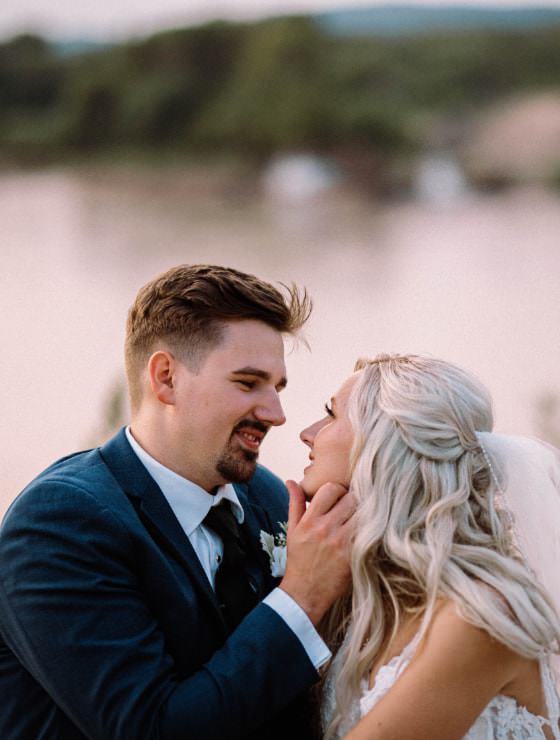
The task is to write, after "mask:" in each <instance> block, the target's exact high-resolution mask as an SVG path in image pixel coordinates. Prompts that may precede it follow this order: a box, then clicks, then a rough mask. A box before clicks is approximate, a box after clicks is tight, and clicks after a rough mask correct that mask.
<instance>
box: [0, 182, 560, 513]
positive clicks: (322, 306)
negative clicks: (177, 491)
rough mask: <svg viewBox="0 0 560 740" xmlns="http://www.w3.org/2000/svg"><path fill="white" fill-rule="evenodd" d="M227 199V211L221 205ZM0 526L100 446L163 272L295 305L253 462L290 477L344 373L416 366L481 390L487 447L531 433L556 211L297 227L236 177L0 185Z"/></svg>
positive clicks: (549, 354) (544, 363)
mask: <svg viewBox="0 0 560 740" xmlns="http://www.w3.org/2000/svg"><path fill="white" fill-rule="evenodd" d="M232 193H235V195H232ZM0 223H1V224H2V229H3V240H2V271H1V275H2V277H1V281H2V290H1V291H0V302H1V303H0V309H1V315H2V321H1V327H2V346H3V347H4V362H3V363H2V369H1V370H0V373H1V377H0V382H1V387H2V389H3V403H2V407H3V411H4V423H3V425H2V430H3V431H2V439H1V445H0V447H1V449H2V454H3V460H2V461H1V462H2V470H3V475H4V486H3V490H2V500H1V502H0V506H1V507H2V508H4V507H5V506H6V505H7V503H8V501H9V500H11V498H13V496H14V495H15V493H16V492H17V490H18V489H19V488H20V487H21V486H22V485H23V484H24V483H25V482H27V481H28V480H29V479H30V478H31V477H32V476H33V475H34V474H35V473H37V472H39V470H40V469H41V468H42V467H44V466H45V465H46V464H48V463H49V462H50V461H51V460H53V459H54V458H55V457H57V456H59V455H63V454H65V453H67V452H69V451H71V450H73V449H77V448H79V447H80V446H82V445H88V444H90V443H91V441H92V435H93V436H101V435H102V419H101V409H102V408H104V407H106V405H107V404H108V403H110V401H111V394H112V393H114V388H115V384H116V383H118V382H119V380H120V378H122V349H121V347H122V342H123V336H124V321H125V315H126V310H127V308H128V306H129V304H130V303H131V301H132V299H133V297H134V295H135V293H136V290H137V288H138V287H139V286H140V285H141V284H143V283H144V282H146V281H147V280H148V279H150V278H151V277H152V276H153V275H154V274H155V273H157V272H159V271H161V270H164V269H166V268H168V267H169V266H171V265H172V264H176V263H179V262H218V263H222V264H228V265H231V266H233V267H237V268H239V269H242V270H247V271H252V272H255V273H257V274H259V275H260V276H262V277H264V278H266V279H269V280H272V281H283V282H289V281H291V280H296V281H297V282H300V283H304V284H306V285H307V286H308V288H309V290H310V292H311V293H312V295H313V296H314V299H315V306H316V308H315V312H314V315H313V318H312V321H311V323H310V325H309V328H308V331H307V337H308V340H309V342H310V344H311V348H312V351H311V354H310V353H309V352H307V351H306V350H305V349H304V348H303V347H300V348H299V349H298V350H295V351H293V352H292V353H291V354H290V356H289V358H288V367H289V371H290V383H289V387H288V388H287V390H286V391H285V394H284V395H285V406H286V410H287V414H288V423H287V424H286V425H285V427H283V428H282V429H279V430H275V432H274V434H272V435H271V436H270V438H269V439H268V440H267V444H266V445H265V449H264V450H263V454H262V459H263V461H264V462H266V463H267V464H269V465H270V466H271V467H273V468H274V469H275V470H277V471H278V472H279V473H280V474H281V475H283V476H295V477H297V476H298V475H299V471H300V470H301V468H302V467H303V464H304V460H305V459H306V454H305V450H304V447H303V445H301V444H300V443H299V441H298V439H297V433H298V431H299V430H300V429H301V428H302V427H303V426H305V425H306V424H308V423H309V421H310V420H311V419H314V418H315V417H316V416H317V415H318V414H320V413H321V407H322V403H323V401H324V400H325V399H326V398H327V397H328V396H330V395H331V394H332V391H333V390H334V389H335V388H336V387H337V386H338V385H339V383H340V381H341V379H342V378H343V377H345V376H346V375H347V374H348V373H349V372H350V370H351V368H352V365H353V362H354V360H355V359H356V357H357V356H359V355H364V354H374V353H376V352H379V351H382V350H383V351H420V352H428V353H431V354H433V355H439V356H442V357H445V358H448V359H450V360H454V361H456V362H459V363H461V364H463V365H465V366H468V367H469V368H471V369H472V370H473V371H475V372H477V373H478V374H479V375H480V377H481V378H482V379H483V380H485V381H486V383H487V384H488V385H489V386H490V388H491V390H492V392H493V394H494V398H495V403H496V412H497V413H496V416H497V422H498V428H499V429H501V430H503V431H505V430H509V431H514V432H520V433H531V432H534V431H535V430H536V428H535V420H534V413H535V403H536V401H537V399H539V398H542V397H543V393H555V392H557V391H558V390H560V372H559V368H560V349H559V346H558V342H557V340H556V335H557V327H558V325H559V324H560V301H559V300H558V295H559V287H560V285H559V275H560V249H559V248H558V234H559V233H560V200H559V199H558V198H557V197H556V196H555V195H553V194H551V193H548V192H545V191H541V190H517V191H512V192H510V193H508V194H503V195H499V196H493V197H485V198H482V197H475V196H471V197H469V198H462V197H457V198H456V199H455V200H454V201H453V202H452V203H448V204H447V207H446V208H444V209H438V208H434V207H433V205H432V204H429V203H425V202H423V201H420V200H417V201H415V202H408V203H399V204H386V205H383V206H381V205H379V204H373V203H372V202H371V201H366V200H364V199H363V198H361V197H359V196H358V195H355V194H352V193H349V192H346V191H340V190H339V191H337V192H336V193H331V194H326V195H325V196H324V197H322V198H319V199H314V200H313V199H312V200H311V201H309V202H307V203H306V204H305V207H304V208H293V207H288V206H287V205H286V204H278V203H276V202H272V201H268V200H266V199H264V198H262V197H261V196H260V194H259V192H258V190H256V188H255V184H254V182H252V181H251V180H250V179H246V180H245V179H243V178H242V177H241V178H240V177H239V173H235V174H232V173H231V172H229V171H219V170H205V169H203V168H199V169H194V170H191V171H188V172H186V171H185V170H183V169H181V168H180V167H176V168H169V169H163V168H161V169H151V170H148V169H139V168H136V169H133V168H124V167H123V168H112V169H111V168H97V169H95V170H85V169H84V170H75V169H74V170H64V169H58V170H52V171H45V172H41V173H27V174H21V173H19V174H16V173H4V174H3V175H1V176H0Z"/></svg>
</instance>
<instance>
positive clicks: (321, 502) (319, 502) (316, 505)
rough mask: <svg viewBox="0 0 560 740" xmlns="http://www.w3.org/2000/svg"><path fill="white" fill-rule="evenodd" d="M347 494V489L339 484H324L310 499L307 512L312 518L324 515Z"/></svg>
mask: <svg viewBox="0 0 560 740" xmlns="http://www.w3.org/2000/svg"><path fill="white" fill-rule="evenodd" d="M347 493H348V489H347V488H346V486H343V485H342V484H341V483H324V484H323V485H322V486H321V488H319V490H318V491H317V493H316V494H315V495H314V496H313V498H312V499H311V503H310V504H309V509H308V511H309V513H310V514H311V513H312V514H313V516H321V515H322V514H326V513H327V512H328V511H330V510H331V509H332V508H333V506H335V504H336V503H337V502H338V500H339V499H340V498H342V497H343V496H346V494H347Z"/></svg>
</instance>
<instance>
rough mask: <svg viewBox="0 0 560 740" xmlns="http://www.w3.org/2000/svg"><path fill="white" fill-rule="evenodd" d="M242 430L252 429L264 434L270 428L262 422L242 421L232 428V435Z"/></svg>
mask: <svg viewBox="0 0 560 740" xmlns="http://www.w3.org/2000/svg"><path fill="white" fill-rule="evenodd" d="M242 429H254V430H256V431H257V432H261V433H262V434H266V433H267V432H268V430H269V429H270V426H269V425H267V424H263V422H262V421H252V420H251V419H244V420H243V421H240V422H239V424H237V425H236V426H235V427H234V429H233V433H234V434H235V432H240V431H241V430H242Z"/></svg>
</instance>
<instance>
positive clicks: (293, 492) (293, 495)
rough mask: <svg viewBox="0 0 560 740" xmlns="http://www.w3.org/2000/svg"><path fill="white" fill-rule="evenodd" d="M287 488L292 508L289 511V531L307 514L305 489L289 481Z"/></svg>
mask: <svg viewBox="0 0 560 740" xmlns="http://www.w3.org/2000/svg"><path fill="white" fill-rule="evenodd" d="M286 487H287V489H288V493H289V494H290V508H289V510H288V530H290V531H292V532H293V529H294V527H295V526H297V524H298V523H299V521H300V519H301V518H302V516H303V515H304V514H305V493H304V492H303V488H302V487H301V486H300V485H299V484H297V483H296V482H295V481H294V480H287V481H286Z"/></svg>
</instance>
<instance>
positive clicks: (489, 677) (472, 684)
mask: <svg viewBox="0 0 560 740" xmlns="http://www.w3.org/2000/svg"><path fill="white" fill-rule="evenodd" d="M523 661H524V658H522V657H521V656H519V655H517V654H516V653H514V652H513V651H512V650H510V649H509V648H507V647H506V646H505V645H502V644H501V643H499V642H497V641H496V640H494V639H493V638H492V637H490V635H489V634H488V633H487V632H486V631H484V630H482V629H478V628H477V627H473V626H472V625H470V624H469V623H468V622H465V620H464V619H462V618H461V617H460V616H459V614H458V613H457V611H456V608H455V605H454V604H453V603H452V602H446V603H445V604H444V605H443V606H442V607H441V608H440V609H439V610H438V612H437V613H436V615H435V617H434V620H433V622H432V624H431V625H430V628H429V630H428V632H427V634H426V636H425V637H424V638H423V639H422V641H421V642H420V645H419V646H418V649H417V652H416V654H415V656H414V658H413V660H412V661H411V663H410V665H409V666H408V667H407V668H406V669H405V670H404V672H403V674H402V676H401V677H400V678H399V679H398V681H397V682H396V683H395V685H394V686H393V687H392V688H391V690H390V691H389V692H388V693H387V694H386V695H385V696H384V697H383V699H381V700H380V701H379V703H378V704H376V705H375V706H374V707H373V709H372V710H371V712H369V713H368V714H367V715H366V716H365V717H364V718H363V719H362V720H361V721H360V722H359V723H358V724H357V725H356V727H355V728H354V729H353V730H352V732H351V733H350V734H349V735H347V738H346V740H433V738H437V739H438V740H459V738H462V737H463V735H465V734H466V732H467V731H468V729H469V728H470V727H471V725H472V724H473V723H474V722H475V720H476V718H477V717H478V716H479V714H481V712H482V711H483V709H484V707H485V706H486V705H487V704H488V702H489V701H490V700H491V699H492V698H493V697H494V696H496V694H499V693H500V692H501V691H502V689H503V688H504V687H505V686H506V685H507V684H508V683H510V681H511V680H512V679H513V678H514V677H515V676H516V674H517V672H518V671H519V668H520V666H521V664H522V662H523Z"/></svg>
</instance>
